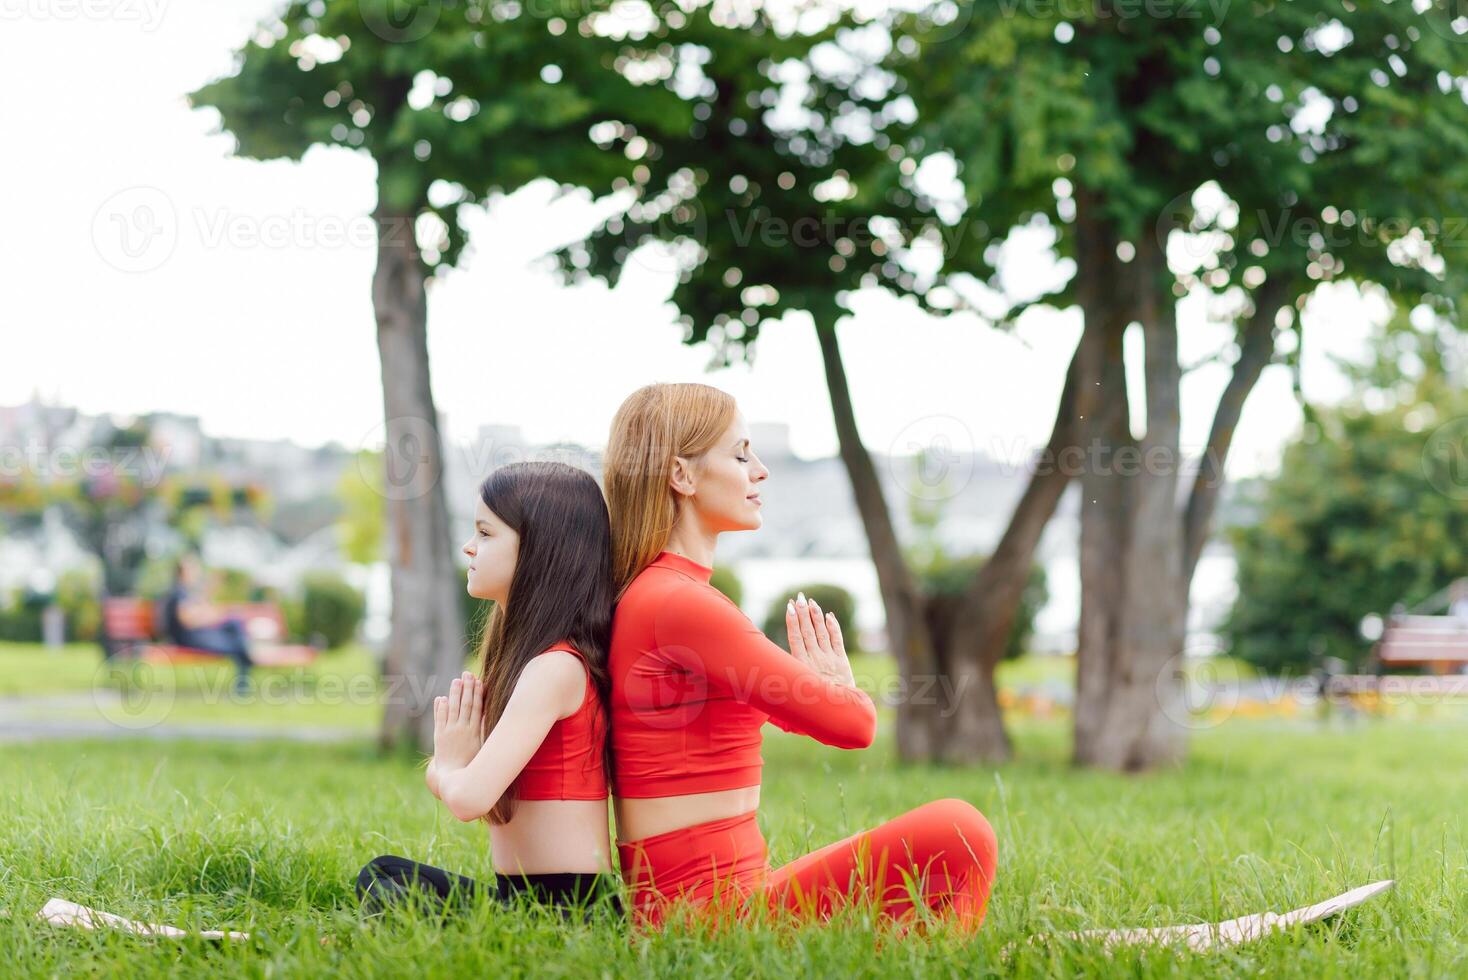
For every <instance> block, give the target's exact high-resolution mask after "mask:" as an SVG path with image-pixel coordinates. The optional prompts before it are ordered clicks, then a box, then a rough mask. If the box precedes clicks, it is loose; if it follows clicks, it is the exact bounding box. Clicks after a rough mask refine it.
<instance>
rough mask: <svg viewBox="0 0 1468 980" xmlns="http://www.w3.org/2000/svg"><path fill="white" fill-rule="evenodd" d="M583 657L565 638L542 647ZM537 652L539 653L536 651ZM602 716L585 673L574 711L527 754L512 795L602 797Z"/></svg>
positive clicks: (604, 779)
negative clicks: (578, 705)
mask: <svg viewBox="0 0 1468 980" xmlns="http://www.w3.org/2000/svg"><path fill="white" fill-rule="evenodd" d="M552 650H565V651H567V652H568V653H574V654H575V655H576V656H577V657H580V658H581V662H582V665H583V666H584V665H585V663H586V657H585V656H584V655H583V654H582V653H581V651H579V650H577V649H576V648H575V647H573V646H571V645H570V644H568V643H557V644H555V645H554V646H550V647H547V648H546V649H545V650H543V651H542V654H544V653H549V652H550V651H552ZM537 656H539V654H537ZM606 737H607V720H606V712H604V711H603V710H602V706H601V699H600V698H598V697H597V696H596V687H595V686H594V685H593V684H592V681H591V673H590V672H589V671H588V672H587V674H586V694H585V696H584V697H583V698H582V700H581V707H580V708H577V709H576V713H575V714H574V715H567V716H566V717H564V718H559V719H557V720H556V723H555V724H554V725H552V726H551V728H550V731H549V732H547V733H546V735H545V741H543V742H541V743H540V748H538V749H536V750H535V754H534V755H533V756H531V757H530V761H529V762H527V763H526V764H525V768H524V769H521V770H520V775H519V777H518V779H517V780H516V782H515V795H516V796H517V797H518V798H519V799H522V800H604V799H606V796H607V775H606V767H605V766H603V765H602V749H603V747H604V746H605V745H606Z"/></svg>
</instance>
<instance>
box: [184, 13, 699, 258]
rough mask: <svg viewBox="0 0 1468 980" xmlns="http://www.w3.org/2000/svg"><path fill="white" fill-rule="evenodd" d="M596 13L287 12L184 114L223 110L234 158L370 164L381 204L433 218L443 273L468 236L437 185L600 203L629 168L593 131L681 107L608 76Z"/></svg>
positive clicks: (608, 45) (610, 50)
mask: <svg viewBox="0 0 1468 980" xmlns="http://www.w3.org/2000/svg"><path fill="white" fill-rule="evenodd" d="M607 9H608V5H607V4H605V3H599V2H594V3H592V4H590V5H586V4H578V5H576V6H575V7H572V6H571V5H569V4H556V3H538V4H527V5H523V6H522V5H519V4H498V5H488V4H483V3H479V2H460V0H435V2H431V3H414V4H405V3H398V2H395V0H394V2H389V0H360V2H358V0H330V2H324V0H310V2H305V3H303V2H293V3H290V4H289V5H287V6H286V8H285V9H284V11H283V12H282V13H281V14H280V15H279V16H278V17H272V18H269V19H267V21H265V22H264V23H263V24H262V25H261V26H260V28H259V30H257V31H256V33H255V35H254V37H253V38H252V39H251V40H250V41H248V42H246V43H245V44H244V45H243V46H242V49H241V51H240V53H239V55H240V56H239V58H238V68H237V71H236V73H235V74H233V75H231V76H229V77H226V78H222V79H219V80H217V81H215V82H212V83H210V84H209V85H206V86H204V87H203V88H201V89H199V90H198V91H197V92H194V93H192V94H191V95H190V101H191V103H192V104H193V105H194V106H196V107H212V108H214V109H215V110H217V111H218V113H219V115H220V120H221V127H222V128H223V129H225V130H227V131H229V132H231V133H233V134H234V136H235V138H236V140H237V141H238V151H237V152H238V153H239V154H240V155H241V156H244V157H248V158H251V159H260V160H264V159H274V158H278V157H290V158H294V159H299V158H300V157H301V156H302V155H303V154H304V153H305V152H306V150H307V149H308V148H310V147H311V146H312V145H316V144H324V145H338V146H345V147H353V148H360V149H362V150H365V151H366V152H368V153H370V154H371V155H372V156H373V158H374V159H375V160H376V161H377V163H378V167H379V177H378V188H379V193H380V195H381V197H382V199H383V201H384V202H386V203H388V204H389V205H390V206H391V207H392V208H393V209H394V210H397V211H403V212H406V213H419V212H423V211H427V210H436V213H437V214H438V215H439V217H441V218H442V219H443V220H444V222H445V224H446V225H447V226H448V228H449V232H448V235H447V239H446V241H445V242H444V243H443V245H444V247H443V248H442V249H438V250H432V249H430V250H427V251H426V253H425V257H426V259H427V260H428V261H429V263H430V265H435V264H443V265H452V264H453V263H455V262H456V261H457V258H458V255H459V252H460V250H461V248H462V246H463V243H464V233H463V230H462V228H460V227H459V225H458V219H457V207H456V206H455V207H452V208H440V209H431V208H430V207H429V204H428V188H429V187H430V186H431V185H432V184H433V183H434V182H435V181H438V180H442V181H447V182H450V183H453V184H458V185H461V186H462V187H464V188H466V189H467V190H468V191H469V196H468V197H467V198H466V200H467V201H473V202H484V201H486V200H487V199H488V198H489V197H490V196H491V195H493V194H495V193H509V192H512V191H514V190H516V189H517V188H519V187H521V186H523V185H524V184H526V183H529V182H530V181H532V180H536V179H540V178H543V177H545V178H549V179H551V180H554V181H557V182H558V183H562V184H568V185H570V184H574V185H583V186H587V187H590V188H592V189H593V190H595V191H596V192H598V193H607V192H609V191H610V190H612V189H613V185H614V183H616V182H617V181H619V180H620V181H623V182H625V181H627V180H629V179H630V177H631V172H632V168H633V163H632V161H630V160H629V159H627V158H626V157H625V156H617V155H613V154H608V153H604V152H601V151H600V150H599V149H598V148H597V146H596V145H595V144H594V143H593V142H592V141H591V139H590V136H589V134H590V132H591V130H592V127H593V126H595V125H597V124H598V123H605V122H608V121H620V120H626V121H629V122H632V123H639V122H642V121H643V120H655V119H658V118H660V117H662V116H665V115H666V114H667V112H668V109H669V107H670V106H674V105H676V103H677V100H676V99H675V98H673V97H672V96H671V95H670V94H669V93H666V92H664V91H663V90H661V89H660V88H659V87H657V86H646V85H636V84H633V82H631V81H629V80H628V78H626V77H625V76H624V75H623V74H621V73H619V72H618V71H617V70H615V67H614V66H615V63H616V60H617V56H618V52H619V51H620V49H621V47H622V45H621V43H620V42H617V41H615V40H613V39H611V38H607V37H602V36H598V35H597V34H595V33H594V32H592V31H590V30H589V29H587V30H582V29H581V25H582V23H583V22H584V21H586V20H587V19H588V18H590V17H594V16H595V15H597V14H598V13H601V12H604V11H606V10H607ZM262 41H263V42H265V43H261V42H262Z"/></svg>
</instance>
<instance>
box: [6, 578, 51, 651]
mask: <svg viewBox="0 0 1468 980" xmlns="http://www.w3.org/2000/svg"><path fill="white" fill-rule="evenodd" d="M50 601H51V600H50V597H49V596H46V595H40V594H38V593H34V592H31V591H30V590H29V589H12V590H11V592H10V594H9V595H7V596H3V597H0V640H8V641H9V642H11V643H40V642H41V639H42V636H41V611H42V610H44V609H45V608H46V606H47V605H48V604H49V603H50Z"/></svg>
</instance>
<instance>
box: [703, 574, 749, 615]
mask: <svg viewBox="0 0 1468 980" xmlns="http://www.w3.org/2000/svg"><path fill="white" fill-rule="evenodd" d="M709 585H712V586H713V587H714V588H716V589H718V590H719V591H720V592H722V593H724V595H726V596H728V597H729V598H730V599H731V600H733V602H734V605H736V606H738V605H742V604H743V602H744V583H742V582H740V581H739V576H738V575H735V574H734V570H733V569H731V568H725V567H719V568H715V569H714V574H713V575H712V576H710V578H709Z"/></svg>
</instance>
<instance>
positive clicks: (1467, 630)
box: [1372, 613, 1468, 675]
mask: <svg viewBox="0 0 1468 980" xmlns="http://www.w3.org/2000/svg"><path fill="white" fill-rule="evenodd" d="M1372 652H1373V653H1374V654H1375V657H1376V662H1377V663H1378V664H1379V665H1380V666H1381V667H1383V668H1389V667H1426V668H1428V669H1429V670H1431V671H1432V672H1433V673H1434V674H1439V675H1441V674H1454V673H1457V672H1458V671H1460V670H1462V669H1463V668H1464V666H1465V665H1468V620H1464V619H1463V618H1462V617H1460V616H1422V615H1416V614H1412V613H1394V614H1393V615H1392V616H1391V617H1390V618H1389V619H1388V620H1387V623H1386V628H1385V630H1384V631H1383V632H1382V635H1381V639H1379V640H1377V642H1376V645H1375V647H1374V648H1373V651H1372Z"/></svg>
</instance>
